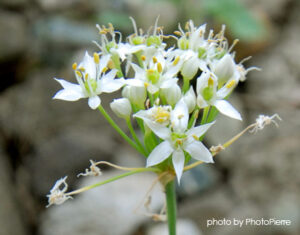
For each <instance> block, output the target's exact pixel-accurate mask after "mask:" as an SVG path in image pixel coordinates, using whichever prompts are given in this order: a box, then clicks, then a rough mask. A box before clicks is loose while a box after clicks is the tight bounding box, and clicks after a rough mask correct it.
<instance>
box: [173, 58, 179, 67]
mask: <svg viewBox="0 0 300 235" xmlns="http://www.w3.org/2000/svg"><path fill="white" fill-rule="evenodd" d="M179 60H180V57H179V56H177V57H176V59H175V60H174V61H173V65H174V66H175V65H177V64H178V62H179Z"/></svg>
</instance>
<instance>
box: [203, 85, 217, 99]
mask: <svg viewBox="0 0 300 235" xmlns="http://www.w3.org/2000/svg"><path fill="white" fill-rule="evenodd" d="M213 95H214V88H213V87H212V86H208V87H205V88H204V89H203V91H202V96H203V98H204V99H205V100H206V101H209V100H210V99H211V98H212V97H213Z"/></svg>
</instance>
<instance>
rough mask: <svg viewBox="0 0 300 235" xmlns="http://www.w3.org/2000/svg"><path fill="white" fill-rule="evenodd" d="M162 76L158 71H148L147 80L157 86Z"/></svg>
mask: <svg viewBox="0 0 300 235" xmlns="http://www.w3.org/2000/svg"><path fill="white" fill-rule="evenodd" d="M159 77H160V74H159V72H158V71H157V70H154V69H148V70H147V79H148V81H151V83H152V84H156V83H157V82H158V81H159Z"/></svg>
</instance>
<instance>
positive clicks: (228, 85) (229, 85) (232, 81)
mask: <svg viewBox="0 0 300 235" xmlns="http://www.w3.org/2000/svg"><path fill="white" fill-rule="evenodd" d="M235 84H236V82H235V80H231V81H230V82H228V83H227V84H226V88H228V89H230V88H231V87H233V86H234V85H235Z"/></svg>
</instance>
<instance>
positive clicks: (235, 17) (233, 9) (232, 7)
mask: <svg viewBox="0 0 300 235" xmlns="http://www.w3.org/2000/svg"><path fill="white" fill-rule="evenodd" d="M203 13H204V14H205V15H207V16H212V17H213V18H215V19H216V20H217V21H218V22H221V23H225V24H226V25H227V26H228V28H230V31H231V32H232V34H233V36H234V37H237V38H239V39H241V40H243V41H248V42H249V41H250V42H251V41H256V40H260V39H262V38H264V37H266V31H265V29H264V26H263V25H262V23H261V22H260V21H259V20H257V19H256V18H255V17H254V16H253V15H252V13H251V12H250V11H249V10H248V9H247V8H246V7H245V6H243V5H242V4H241V3H239V2H238V1H237V0H204V2H203Z"/></svg>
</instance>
